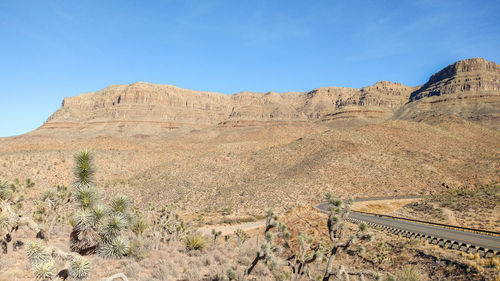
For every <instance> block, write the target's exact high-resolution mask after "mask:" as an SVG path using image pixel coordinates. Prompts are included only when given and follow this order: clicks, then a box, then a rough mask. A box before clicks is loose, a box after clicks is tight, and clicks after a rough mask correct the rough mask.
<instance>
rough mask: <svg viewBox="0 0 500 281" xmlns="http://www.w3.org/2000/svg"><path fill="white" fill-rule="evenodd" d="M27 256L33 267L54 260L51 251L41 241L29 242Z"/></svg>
mask: <svg viewBox="0 0 500 281" xmlns="http://www.w3.org/2000/svg"><path fill="white" fill-rule="evenodd" d="M26 255H27V256H28V260H29V262H30V263H31V264H32V265H38V264H45V263H47V262H49V261H50V260H51V259H52V258H51V256H50V253H49V250H48V249H47V247H45V246H44V245H42V243H41V242H40V241H32V242H29V243H28V247H27V248H26Z"/></svg>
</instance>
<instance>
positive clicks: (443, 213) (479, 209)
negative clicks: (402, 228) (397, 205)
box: [393, 184, 500, 231]
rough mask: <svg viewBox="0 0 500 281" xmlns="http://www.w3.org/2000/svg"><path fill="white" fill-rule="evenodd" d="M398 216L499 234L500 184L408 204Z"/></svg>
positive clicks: (446, 192)
mask: <svg viewBox="0 0 500 281" xmlns="http://www.w3.org/2000/svg"><path fill="white" fill-rule="evenodd" d="M393 214H395V215H400V216H406V217H411V218H416V219H423V220H428V221H433V222H438V223H447V224H452V225H458V226H465V227H472V228H479V229H485V230H490V231H500V185H499V184H491V185H486V186H483V187H472V188H461V189H458V190H451V191H445V192H442V193H439V194H436V195H433V196H429V197H428V198H426V199H424V200H423V201H422V202H417V203H411V204H407V205H406V206H404V207H403V208H401V209H400V210H397V211H395V212H393Z"/></svg>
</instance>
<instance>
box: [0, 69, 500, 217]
mask: <svg viewBox="0 0 500 281" xmlns="http://www.w3.org/2000/svg"><path fill="white" fill-rule="evenodd" d="M499 85H500V71H499V65H498V64H496V63H493V62H488V61H485V60H483V59H470V60H465V61H460V62H457V63H455V64H452V65H450V66H448V67H446V68H445V69H443V70H442V71H440V72H438V73H436V74H435V75H433V76H432V77H431V78H430V80H429V82H427V83H426V84H425V85H423V86H421V87H407V86H404V85H401V84H396V83H391V82H378V83H376V84H375V85H372V86H369V87H365V88H362V89H352V88H338V87H326V88H318V89H315V90H312V91H309V92H291V93H273V92H269V93H249V92H241V93H237V94H234V95H224V94H219V93H208V92H198V91H192V90H185V89H181V88H177V87H174V86H168V85H153V84H148V83H135V84H131V85H119V86H111V87H108V88H106V89H103V90H101V91H99V92H96V93H86V94H83V95H79V96H76V97H72V98H66V99H64V101H63V106H62V107H61V108H60V109H59V110H58V111H57V112H55V113H54V114H53V115H52V116H51V117H50V118H49V119H48V120H47V122H46V123H45V124H44V125H43V126H42V127H41V128H39V129H37V130H35V131H33V132H31V133H29V134H26V135H22V136H17V137H12V138H0V177H3V178H6V179H10V180H13V179H14V178H16V177H19V178H32V179H33V180H35V181H36V182H37V188H38V189H35V191H37V192H40V191H41V190H43V188H45V187H48V186H55V185H57V184H70V183H71V175H72V174H71V165H70V163H71V161H68V160H70V159H71V157H72V156H71V155H72V154H73V153H74V152H75V151H77V150H78V149H81V148H85V147H86V148H89V149H91V150H93V151H95V152H96V161H97V164H98V167H99V171H98V174H97V180H98V182H99V184H100V185H101V186H102V187H104V188H106V189H107V190H108V191H109V193H110V194H112V193H114V192H116V193H122V192H124V193H128V194H129V195H131V196H133V197H134V198H135V199H136V200H137V202H141V203H144V204H149V203H151V202H156V203H164V202H168V203H178V204H179V205H181V206H182V208H184V209H185V212H186V213H192V212H199V211H202V210H204V211H207V212H215V213H219V212H220V211H221V210H224V209H232V210H233V211H234V213H235V214H240V215H248V214H251V215H255V214H259V213H260V212H261V211H262V209H263V208H264V207H268V206H276V207H277V209H280V208H281V209H286V208H292V207H294V206H298V205H301V204H314V203H315V202H318V201H320V200H322V197H323V195H324V192H326V191H329V192H332V193H334V194H337V195H341V196H389V195H391V196H392V195H404V194H429V193H432V192H436V191H439V190H442V189H443V188H446V187H450V188H458V187H462V186H473V185H484V184H489V183H492V182H498V181H500V162H499V161H498V159H500V142H499V140H500V131H499V130H498V124H500V122H499V121H500V119H499V118H498V117H499V112H500V104H499V100H498V97H499V96H500V90H499V89H500V86H499ZM415 121H417V122H415ZM35 196H36V193H35ZM213 202H218V204H214V203H213Z"/></svg>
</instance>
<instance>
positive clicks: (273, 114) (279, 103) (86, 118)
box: [40, 59, 500, 130]
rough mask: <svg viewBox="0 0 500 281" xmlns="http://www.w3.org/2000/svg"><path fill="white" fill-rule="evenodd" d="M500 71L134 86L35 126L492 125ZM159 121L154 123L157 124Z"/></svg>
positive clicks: (472, 66)
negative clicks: (218, 87) (453, 121)
mask: <svg viewBox="0 0 500 281" xmlns="http://www.w3.org/2000/svg"><path fill="white" fill-rule="evenodd" d="M499 97H500V66H499V65H498V64H496V63H494V62H489V61H486V60H484V59H469V60H464V61H459V62H456V63H454V64H452V65H449V66H447V67H446V68H444V69H443V70H441V71H439V72H438V73H436V74H434V75H432V76H431V78H430V79H429V81H428V82H427V83H426V84H425V85H423V86H421V87H407V86H404V85H402V84H399V83H392V82H386V81H384V82H378V83H376V84H375V85H372V86H368V87H365V88H362V89H354V88H341V87H324V88H317V89H314V90H312V91H309V92H288V93H274V92H268V93H250V92H241V93H237V94H234V95H224V94H220V93H211V92H200V91H194V90H187V89H181V88H178V87H175V86H170V85H155V84H149V83H142V82H139V83H134V84H131V85H116V86H110V87H108V88H105V89H103V90H101V91H98V92H95V93H85V94H82V95H79V96H76V97H71V98H65V99H64V100H63V103H62V104H63V106H62V107H61V108H60V109H59V110H58V111H56V112H55V113H54V114H53V115H52V116H51V117H50V118H49V119H48V120H47V122H46V123H45V124H44V125H43V126H42V127H41V128H40V129H42V130H43V129H54V128H64V127H68V126H69V127H71V126H77V127H78V128H80V129H81V128H83V127H85V128H87V129H88V128H90V127H93V126H94V127H99V126H100V127H99V128H101V129H104V127H102V124H113V123H120V126H121V127H120V128H121V129H123V126H130V125H131V124H140V123H141V124H144V123H148V124H154V125H153V126H159V127H160V128H162V129H165V128H167V129H173V128H180V127H184V126H214V125H217V124H221V123H231V122H242V121H245V122H247V124H251V122H252V121H256V122H295V121H329V120H338V119H365V120H385V119H388V118H391V117H392V118H393V119H412V120H417V121H420V120H425V119H428V118H429V117H431V116H441V115H450V114H451V115H457V116H459V117H461V118H466V119H470V120H472V119H476V120H479V121H484V120H486V121H485V122H489V124H490V125H491V124H493V123H494V122H496V120H497V119H498V118H499V108H500V106H499V105H500V99H499ZM159 124H160V125H159Z"/></svg>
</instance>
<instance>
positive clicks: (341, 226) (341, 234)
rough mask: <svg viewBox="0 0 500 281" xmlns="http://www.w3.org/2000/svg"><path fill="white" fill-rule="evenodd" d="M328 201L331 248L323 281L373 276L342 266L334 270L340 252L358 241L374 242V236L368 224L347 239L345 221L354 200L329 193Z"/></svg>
mask: <svg viewBox="0 0 500 281" xmlns="http://www.w3.org/2000/svg"><path fill="white" fill-rule="evenodd" d="M326 200H327V201H328V203H329V206H330V213H329V215H328V223H327V225H328V234H329V238H330V242H331V248H330V250H329V251H328V263H327V265H326V270H325V274H324V275H323V281H328V280H330V277H332V276H334V275H335V276H336V277H337V279H338V280H341V279H344V280H349V277H348V276H349V275H358V276H360V279H362V278H363V274H372V275H375V274H374V273H372V272H350V271H348V270H347V269H346V268H345V267H343V266H340V267H339V269H338V270H337V271H334V270H333V269H332V267H333V263H334V262H335V257H336V255H337V253H338V251H339V250H346V249H348V248H349V247H350V246H351V245H354V244H355V243H357V241H358V240H370V241H371V240H373V234H371V233H367V232H366V230H367V227H366V224H360V225H359V230H358V232H357V233H356V234H354V235H351V236H349V237H346V235H345V228H346V226H345V223H344V221H345V219H346V218H347V216H349V213H350V211H351V204H352V200H351V199H348V200H345V201H344V200H342V199H336V198H333V197H332V195H331V194H330V193H327V195H326Z"/></svg>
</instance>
